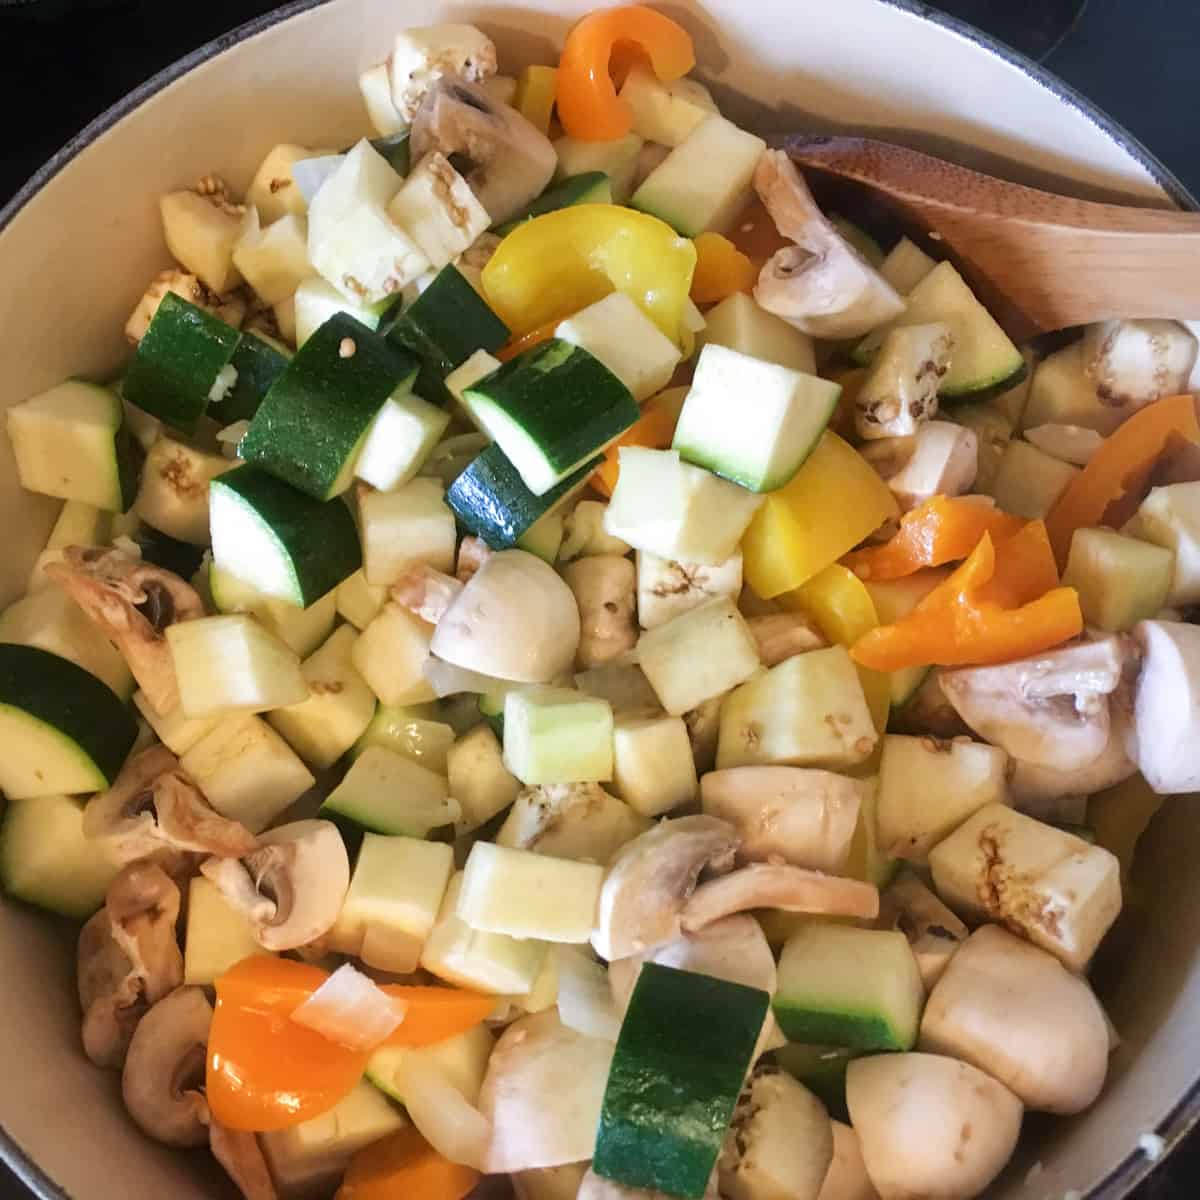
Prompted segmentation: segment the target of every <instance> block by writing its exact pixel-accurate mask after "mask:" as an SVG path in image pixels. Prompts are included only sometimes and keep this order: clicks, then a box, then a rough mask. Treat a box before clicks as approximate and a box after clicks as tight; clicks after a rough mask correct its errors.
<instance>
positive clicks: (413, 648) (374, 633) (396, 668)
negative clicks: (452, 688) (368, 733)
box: [351, 600, 435, 706]
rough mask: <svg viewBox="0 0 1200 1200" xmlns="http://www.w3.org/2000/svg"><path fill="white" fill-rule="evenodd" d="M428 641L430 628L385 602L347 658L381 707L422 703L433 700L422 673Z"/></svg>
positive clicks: (405, 611) (390, 603)
mask: <svg viewBox="0 0 1200 1200" xmlns="http://www.w3.org/2000/svg"><path fill="white" fill-rule="evenodd" d="M432 638H433V626H432V625H427V624H426V623H425V622H424V621H422V620H420V618H418V617H414V616H413V615H412V613H410V612H409V611H408V609H406V608H402V607H401V606H400V605H399V604H396V603H395V602H394V601H391V600H389V601H388V602H387V603H386V604H385V605H384V606H383V607H382V608H381V609H380V610H379V615H378V616H377V617H376V618H375V619H374V620H373V621H372V622H371V623H370V624H369V625H368V626H367V627H366V629H364V630H363V631H362V633H361V634H360V635H359V638H358V641H357V642H355V643H354V649H353V650H352V652H351V657H352V660H353V662H354V665H355V667H356V668H357V669H358V673H359V674H360V675H361V676H362V677H363V679H365V680H366V681H367V685H368V686H369V687H370V689H371V690H372V691H373V692H374V693H375V695H376V696H378V697H379V699H380V700H381V701H382V702H383V703H384V704H387V705H392V706H395V705H405V704H424V703H425V702H426V701H429V700H433V699H435V696H434V691H433V688H432V687H431V686H430V683H429V681H428V680H427V679H426V678H425V674H424V667H425V664H426V663H427V662H428V661H429V644H430V641H431V639H432Z"/></svg>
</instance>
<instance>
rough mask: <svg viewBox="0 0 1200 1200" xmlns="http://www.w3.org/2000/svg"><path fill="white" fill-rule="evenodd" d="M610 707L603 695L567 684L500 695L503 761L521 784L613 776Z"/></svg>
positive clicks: (609, 777)
mask: <svg viewBox="0 0 1200 1200" xmlns="http://www.w3.org/2000/svg"><path fill="white" fill-rule="evenodd" d="M612 739H613V712H612V706H611V705H610V704H609V703H608V701H606V700H599V699H597V698H596V697H594V696H585V695H583V693H582V692H576V691H572V690H570V689H567V688H528V689H522V690H514V691H510V692H509V693H508V695H507V696H505V698H504V765H505V766H506V767H507V768H508V769H509V770H510V771H511V772H512V773H513V774H514V775H515V776H516V777H517V778H518V779H519V780H520V781H521V782H522V783H524V784H530V785H532V784H544V783H589V782H590V783H597V782H602V781H604V780H608V779H611V778H612V773H613V750H612Z"/></svg>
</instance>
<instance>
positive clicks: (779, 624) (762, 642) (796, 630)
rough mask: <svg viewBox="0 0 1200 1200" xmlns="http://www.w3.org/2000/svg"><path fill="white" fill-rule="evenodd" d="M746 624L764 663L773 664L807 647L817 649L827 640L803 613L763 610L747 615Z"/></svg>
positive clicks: (768, 665) (766, 664)
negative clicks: (758, 613)
mask: <svg viewBox="0 0 1200 1200" xmlns="http://www.w3.org/2000/svg"><path fill="white" fill-rule="evenodd" d="M746 624H747V625H748V626H749V627H750V632H751V633H752V634H753V635H754V643H755V645H756V646H758V657H759V658H761V659H762V663H763V666H764V667H776V666H778V665H779V664H780V663H781V662H783V661H784V660H785V659H788V658H794V657H795V656H796V655H797V654H806V653H807V652H808V651H809V650H820V649H821V648H822V647H823V646H828V645H829V643H828V642H827V641H826V640H825V637H824V635H823V634H822V633H821V631H820V630H819V629H817V627H816V626H815V625H814V624H813V623H812V622H811V621H810V620H809V619H808V618H807V617H806V616H805V615H804V614H803V613H792V612H781V613H764V614H763V615H762V616H759V617H750V618H749V619H748V620H747V621H746Z"/></svg>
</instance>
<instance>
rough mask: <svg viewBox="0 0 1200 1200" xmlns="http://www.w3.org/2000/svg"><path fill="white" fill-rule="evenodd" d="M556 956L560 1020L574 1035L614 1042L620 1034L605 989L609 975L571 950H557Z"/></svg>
mask: <svg viewBox="0 0 1200 1200" xmlns="http://www.w3.org/2000/svg"><path fill="white" fill-rule="evenodd" d="M555 955H556V959H557V967H558V1016H559V1019H560V1020H561V1021H562V1023H563V1024H564V1025H565V1026H566V1027H567V1028H568V1029H574V1030H575V1032H576V1033H582V1034H584V1035H585V1036H586V1037H594V1038H601V1039H602V1040H604V1041H606V1042H615V1041H616V1040H617V1035H618V1034H619V1033H620V1032H621V1018H620V1016H619V1015H618V1014H617V1006H616V1004H615V1003H614V1002H613V997H612V991H611V990H610V988H609V986H608V972H607V971H606V970H605V969H604V967H603V965H602V964H600V963H598V962H597V961H596V960H595V959H594V958H592V956H591V955H590V954H587V953H585V952H584V951H582V950H577V949H576V948H575V947H574V946H559V947H557V948H556V951H555Z"/></svg>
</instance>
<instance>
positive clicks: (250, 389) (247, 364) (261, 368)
mask: <svg viewBox="0 0 1200 1200" xmlns="http://www.w3.org/2000/svg"><path fill="white" fill-rule="evenodd" d="M231 361H232V363H233V368H234V370H236V371H237V382H236V383H235V384H234V385H233V387H232V389H231V390H230V392H229V395H228V396H226V397H225V399H224V400H222V401H221V403H220V404H218V405H217V407H216V408H215V409H214V410H213V415H214V416H216V417H219V418H220V420H221V423H222V424H223V425H232V424H233V423H234V421H250V420H253V418H254V414H255V413H256V412H258V408H259V405H260V404H262V402H263V397H264V396H266V394H267V393H268V392H269V391H270V390H271V385H272V384H273V383H274V382H275V380H277V379H278V378H279V376H280V375H282V374H283V372H284V371H285V370H286V369H287V365H288V360H287V357H286V355H283V354H280V352H279V351H278V350H276V349H275V347H274V346H272V345H271V344H270V343H268V342H265V341H263V339H262V338H260V337H255V336H254V334H252V333H243V334H242V340H241V342H240V343H239V344H238V348H237V349H236V350H235V351H234V352H233V358H232V360H231Z"/></svg>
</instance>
